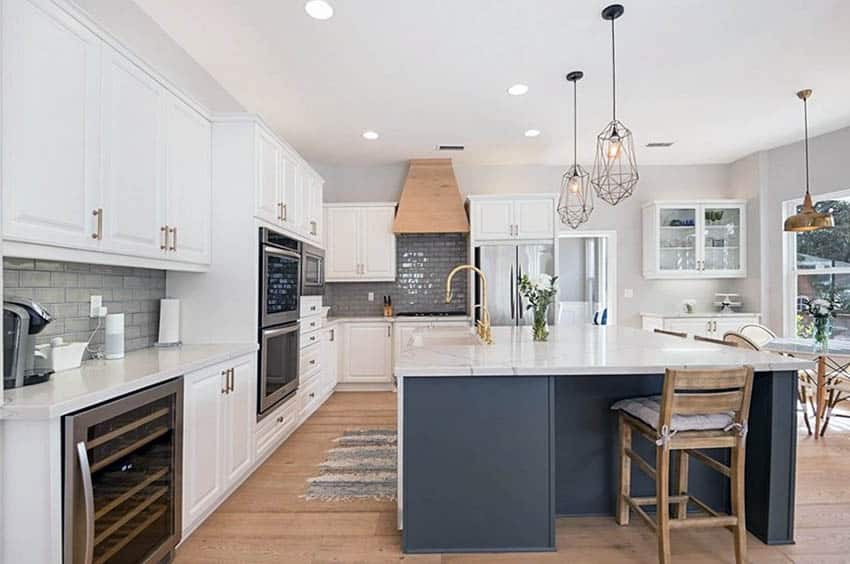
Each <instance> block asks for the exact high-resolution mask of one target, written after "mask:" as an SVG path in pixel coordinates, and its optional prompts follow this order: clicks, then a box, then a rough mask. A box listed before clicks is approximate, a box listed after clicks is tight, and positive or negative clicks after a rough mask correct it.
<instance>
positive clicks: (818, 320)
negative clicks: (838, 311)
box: [814, 317, 832, 353]
mask: <svg viewBox="0 0 850 564" xmlns="http://www.w3.org/2000/svg"><path fill="white" fill-rule="evenodd" d="M831 332H832V323H830V319H829V317H815V334H814V337H815V344H814V349H815V350H814V352H823V353H825V352H828V351H829V334H830V333H831Z"/></svg>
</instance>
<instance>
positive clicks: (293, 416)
mask: <svg viewBox="0 0 850 564" xmlns="http://www.w3.org/2000/svg"><path fill="white" fill-rule="evenodd" d="M300 406H301V398H300V394H297V393H296V394H295V395H294V396H292V397H291V398H289V399H288V400H286V401H285V402H284V403H283V405H281V406H280V407H278V408H277V409H275V410H274V411H272V412H271V413H270V414H269V415H267V416H266V417H264V418H263V419H262V421H260V422H259V423H257V427H256V430H255V431H254V455H255V461H256V462H257V463H260V462H262V461H263V460H265V458H266V457H267V456H268V455H269V454H271V453H272V452H274V450H275V449H276V448H277V447H278V446H280V443H281V442H283V440H284V439H286V437H287V436H289V434H290V433H291V432H292V431H293V430H294V429H295V428H296V427H297V426H298V417H299V414H300V411H301V408H300Z"/></svg>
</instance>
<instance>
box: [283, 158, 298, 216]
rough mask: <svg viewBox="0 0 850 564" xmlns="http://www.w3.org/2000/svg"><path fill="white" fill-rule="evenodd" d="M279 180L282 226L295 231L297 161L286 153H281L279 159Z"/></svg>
mask: <svg viewBox="0 0 850 564" xmlns="http://www.w3.org/2000/svg"><path fill="white" fill-rule="evenodd" d="M280 178H281V198H280V199H281V203H282V207H281V209H280V217H281V218H283V219H282V220H281V221H283V225H284V226H285V227H287V228H289V229H295V228H296V223H295V218H296V217H297V215H298V214H297V213H296V208H297V207H298V204H297V203H296V201H295V200H296V193H297V186H298V160H297V159H296V158H295V156H294V155H292V154H290V153H289V152H288V151H285V150H284V151H282V152H281V159H280Z"/></svg>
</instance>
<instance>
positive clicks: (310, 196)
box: [304, 173, 322, 242]
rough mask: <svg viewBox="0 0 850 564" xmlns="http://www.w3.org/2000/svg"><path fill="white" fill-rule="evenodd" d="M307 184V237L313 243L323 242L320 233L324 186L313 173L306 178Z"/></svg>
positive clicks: (305, 195)
mask: <svg viewBox="0 0 850 564" xmlns="http://www.w3.org/2000/svg"><path fill="white" fill-rule="evenodd" d="M306 179H307V183H306V184H305V187H306V188H307V189H306V192H305V194H304V198H305V207H304V209H305V210H306V216H305V220H306V228H307V236H308V237H309V238H310V239H312V240H313V241H317V242H318V241H321V240H322V234H321V232H320V231H319V226H320V224H321V221H320V220H319V218H320V216H321V215H322V192H321V190H322V186H321V184H320V183H319V179H318V178H316V176H315V175H314V174H312V173H310V174H308V175H307V176H306Z"/></svg>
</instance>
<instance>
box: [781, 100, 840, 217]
mask: <svg viewBox="0 0 850 564" xmlns="http://www.w3.org/2000/svg"><path fill="white" fill-rule="evenodd" d="M811 95H812V91H811V90H809V89H806V90H800V91H799V92H797V98H799V99H800V100H802V101H803V128H804V131H805V137H803V147H804V151H805V155H806V195H805V197H804V198H803V206H802V207H801V209H800V211H799V212H797V213H795V214H794V215H792V216H791V217H789V218H788V219H786V220H785V226H784V230H785V231H790V232H792V233H805V232H807V231H817V230H819V229H829V228H830V227H834V226H835V220H834V219H833V218H832V214H831V213H820V212H819V211H817V210H816V209H815V206H814V205H812V195H811V193H810V192H809V107H808V103H807V100H808V99H809V97H810V96H811Z"/></svg>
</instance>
